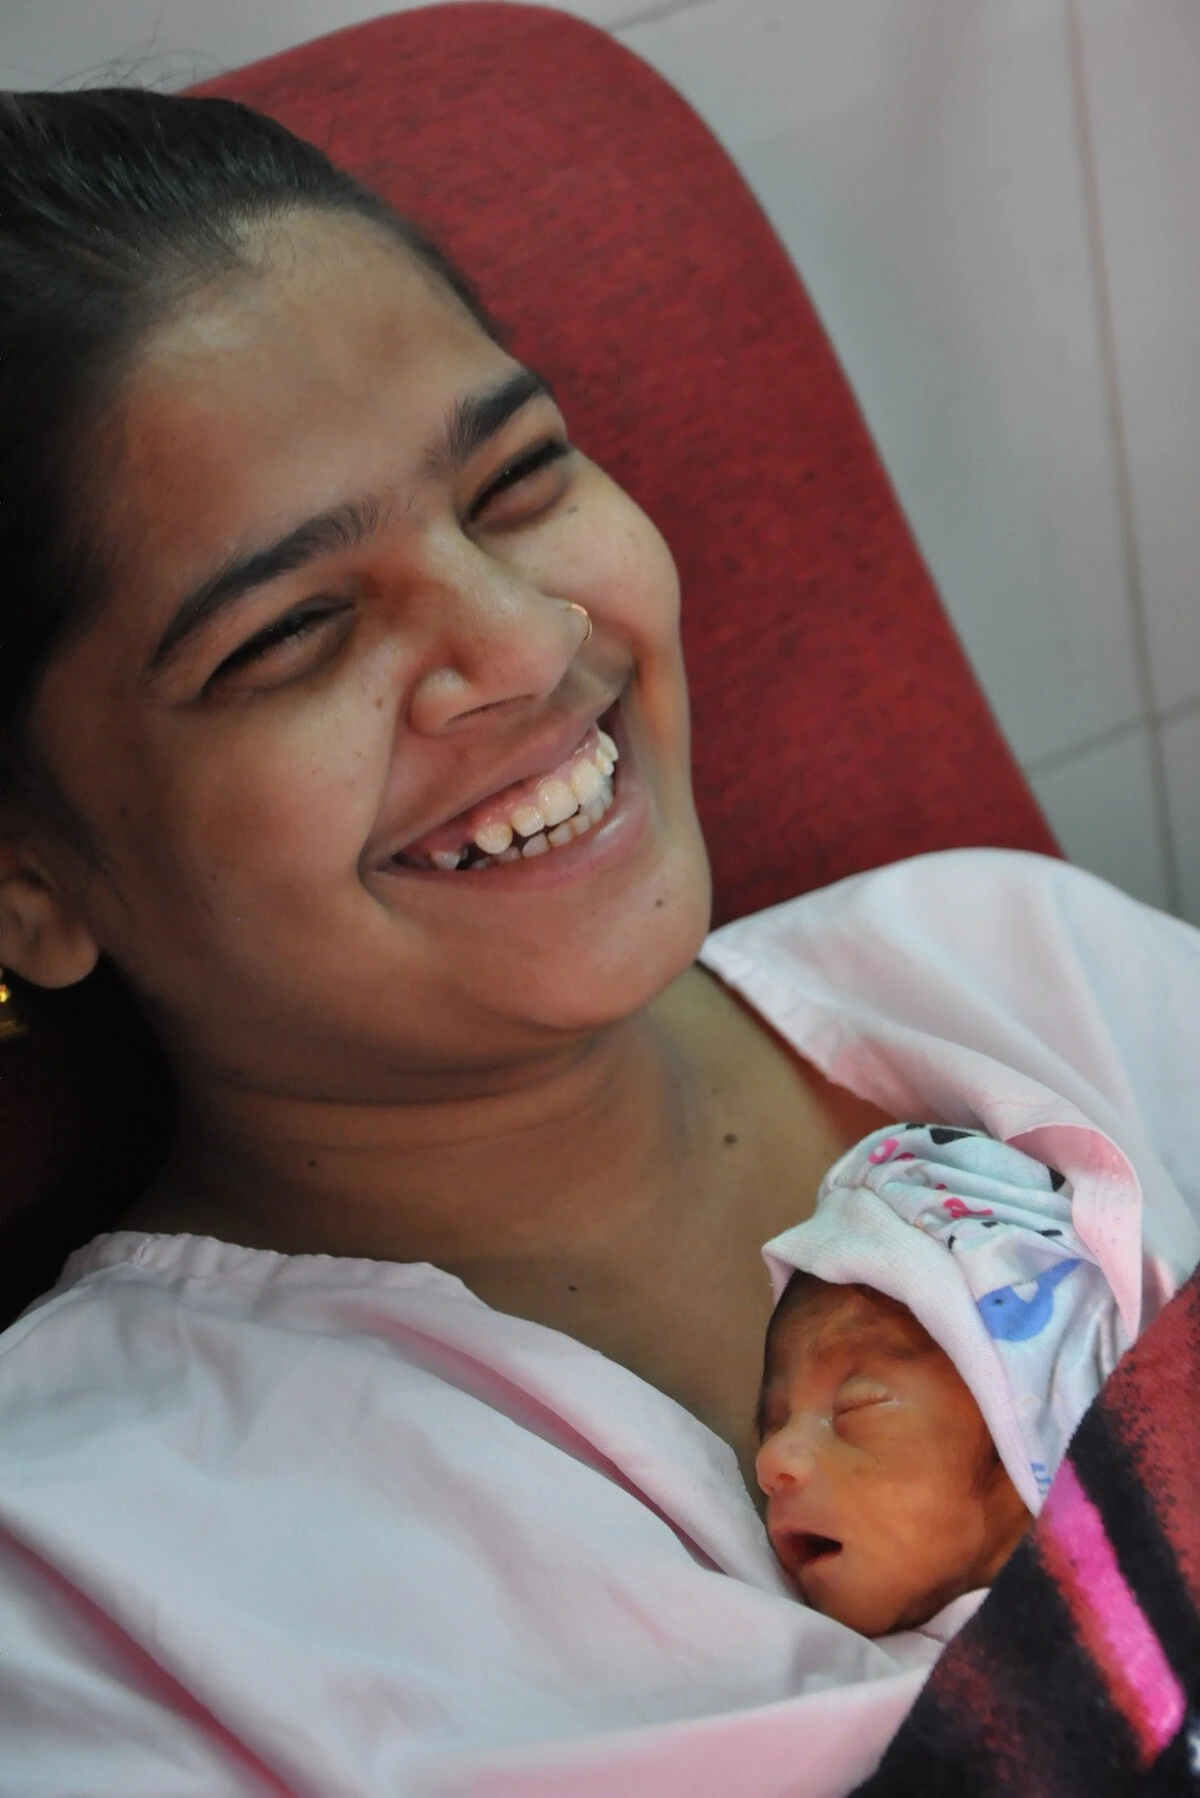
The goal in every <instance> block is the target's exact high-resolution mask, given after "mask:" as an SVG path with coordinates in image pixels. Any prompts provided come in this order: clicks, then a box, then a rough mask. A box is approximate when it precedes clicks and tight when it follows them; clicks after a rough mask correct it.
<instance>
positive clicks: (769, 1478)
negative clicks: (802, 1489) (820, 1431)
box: [754, 1424, 816, 1498]
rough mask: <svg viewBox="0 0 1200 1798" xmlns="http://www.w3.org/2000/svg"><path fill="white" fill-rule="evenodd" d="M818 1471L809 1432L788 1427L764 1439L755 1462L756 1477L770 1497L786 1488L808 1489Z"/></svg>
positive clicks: (791, 1426) (796, 1427)
mask: <svg viewBox="0 0 1200 1798" xmlns="http://www.w3.org/2000/svg"><path fill="white" fill-rule="evenodd" d="M815 1471H816V1460H815V1457H814V1455H813V1447H812V1443H811V1441H810V1440H809V1434H808V1432H807V1431H806V1430H804V1429H803V1428H802V1427H800V1426H798V1425H796V1424H786V1425H785V1426H784V1428H783V1429H781V1430H775V1431H773V1432H772V1434H771V1435H770V1436H768V1437H766V1439H765V1440H764V1442H763V1444H762V1446H761V1447H760V1449H759V1451H758V1454H757V1455H756V1457H755V1461H754V1475H755V1478H756V1479H757V1481H758V1484H759V1487H760V1488H761V1490H762V1491H763V1492H764V1493H765V1494H766V1496H767V1497H768V1498H770V1497H771V1496H772V1494H773V1493H775V1492H778V1491H779V1490H780V1489H781V1488H782V1487H784V1486H789V1485H790V1486H806V1485H807V1484H808V1482H809V1481H810V1480H811V1479H812V1477H813V1474H814V1472H815Z"/></svg>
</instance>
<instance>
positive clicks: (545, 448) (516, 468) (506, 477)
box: [467, 437, 571, 524]
mask: <svg viewBox="0 0 1200 1798" xmlns="http://www.w3.org/2000/svg"><path fill="white" fill-rule="evenodd" d="M570 454H571V445H570V444H569V443H568V442H567V441H566V439H565V438H563V437H552V438H548V439H547V440H546V442H545V443H539V444H538V445H537V446H536V447H535V448H533V449H531V450H528V451H526V453H525V454H524V455H521V456H517V457H515V458H514V459H513V461H511V462H510V463H509V464H508V465H507V467H505V468H502V469H501V470H500V473H499V474H498V475H496V476H495V478H494V479H493V480H491V481H489V482H488V485H487V486H486V487H485V488H484V490H483V492H482V493H481V494H480V495H479V497H478V499H477V500H475V501H474V503H473V504H472V506H471V508H470V511H469V512H468V514H467V518H468V522H469V523H471V524H474V523H475V521H476V520H477V519H479V518H481V517H482V516H483V514H484V513H485V512H487V511H490V510H492V509H493V508H494V505H495V502H496V501H497V500H499V499H500V498H501V497H502V496H503V495H504V494H506V493H509V492H511V491H513V490H515V489H520V488H521V487H523V485H524V484H525V483H526V482H532V481H533V480H534V479H535V477H536V476H538V475H541V474H544V473H546V472H547V471H554V473H555V475H556V481H555V485H556V486H557V485H558V478H557V477H558V475H559V473H560V471H559V470H558V469H557V468H556V464H558V463H561V462H564V461H565V460H566V459H567V457H568V456H569V455H570ZM521 497H522V498H524V495H523V494H522V495H521ZM547 497H550V496H549V495H547Z"/></svg>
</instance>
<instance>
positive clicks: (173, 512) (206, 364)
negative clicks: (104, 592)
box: [104, 218, 517, 596]
mask: <svg viewBox="0 0 1200 1798" xmlns="http://www.w3.org/2000/svg"><path fill="white" fill-rule="evenodd" d="M296 230H297V233H298V237H299V241H298V242H296V243H295V244H293V245H291V246H290V247H289V248H288V250H287V252H286V253H285V251H284V249H283V248H281V247H279V246H276V247H275V248H274V249H273V250H272V251H271V252H270V253H267V254H264V256H263V257H260V258H258V259H257V260H256V261H255V262H254V263H253V264H252V265H251V266H250V267H249V268H248V269H245V270H238V271H235V272H234V273H233V274H231V275H230V276H229V277H228V278H227V279H225V280H223V281H222V282H220V283H217V284H210V285H209V286H207V287H205V288H204V289H201V290H199V291H197V292H196V293H194V294H193V295H192V296H191V297H190V298H189V299H188V300H187V301H186V302H185V303H184V304H183V305H181V306H180V307H179V308H178V309H177V311H176V312H175V313H174V314H173V315H172V316H171V317H170V318H169V319H167V320H164V321H163V323H162V324H161V325H159V326H157V327H155V329H154V330H152V331H151V333H150V334H149V335H148V337H147V340H146V341H145V343H144V344H143V346H142V348H141V350H140V352H139V354H138V356H137V358H136V360H135V362H134V364H133V366H132V367H131V369H130V371H129V376H128V379H127V382H126V384H125V388H124V391H123V394H122V399H121V403H120V419H119V430H118V431H117V433H116V434H115V437H116V447H117V454H116V456H115V457H114V459H113V467H112V473H111V475H110V477H109V480H108V494H107V496H106V500H107V503H106V505H105V508H104V511H105V520H106V522H105V534H106V537H107V539H108V541H107V543H106V545H105V548H106V550H107V553H108V556H109V559H110V561H119V563H120V565H121V568H122V573H123V576H124V580H123V585H124V586H125V587H126V590H127V591H128V590H129V588H130V586H131V585H132V586H135V587H136V586H138V585H141V584H144V586H145V588H146V589H147V590H148V591H151V592H153V593H154V594H155V595H156V596H158V595H160V594H162V593H163V591H164V589H173V590H175V591H184V590H187V589H189V588H190V587H191V586H193V585H194V584H195V583H196V582H197V581H199V580H202V579H203V578H204V577H205V575H206V574H207V573H208V572H209V571H210V570H211V568H212V567H213V566H220V565H222V564H223V563H224V562H225V561H226V560H227V559H228V558H229V557H231V556H234V555H236V554H238V553H240V551H241V550H242V547H243V546H244V545H245V544H247V543H257V542H260V541H269V540H272V539H274V538H275V537H277V536H279V535H280V534H282V533H283V532H284V531H286V530H287V529H288V528H289V527H290V526H291V525H292V524H293V523H294V522H295V521H296V520H297V519H301V518H306V517H310V516H314V515H317V514H321V513H324V512H327V511H329V510H330V509H332V508H334V507H336V506H338V505H342V504H345V503H346V502H347V501H349V500H351V499H354V498H357V497H359V496H361V495H363V494H379V493H383V492H386V491H395V492H397V493H399V494H404V495H405V496H407V495H408V494H409V493H410V492H411V489H412V487H413V485H414V483H415V482H416V481H417V480H418V479H419V478H420V475H421V473H422V464H423V460H424V458H425V455H426V451H427V446H428V443H429V440H430V435H431V432H433V431H434V430H435V429H436V427H437V426H438V424H439V423H440V422H441V420H442V419H443V418H444V417H445V415H446V414H447V411H448V410H450V409H452V408H453V407H454V406H455V405H456V404H460V403H461V402H462V400H463V398H464V396H465V395H467V394H469V393H470V392H472V391H476V390H478V389H479V387H480V386H481V385H487V384H488V383H489V381H490V382H491V383H493V384H494V383H495V382H496V381H497V380H501V379H503V378H504V376H505V375H506V374H508V373H511V371H512V370H514V369H515V368H516V367H517V365H516V364H515V363H514V362H513V361H512V359H511V358H510V357H509V356H508V355H507V353H506V352H505V351H504V350H502V349H501V348H500V347H499V346H498V345H496V344H495V343H494V342H492V340H491V339H490V338H488V337H487V336H486V335H485V334H484V332H483V331H481V330H480V328H479V327H478V325H477V324H476V323H475V321H474V320H473V319H472V318H471V317H470V315H469V314H468V313H467V311H466V309H465V308H464V307H463V306H461V305H460V303H459V302H458V301H457V300H456V299H455V297H454V296H453V295H452V294H450V293H449V291H448V290H445V289H443V288H441V286H440V284H439V283H438V282H437V281H436V278H435V277H434V276H432V275H431V274H430V273H429V272H428V271H426V270H425V269H424V268H423V267H422V266H421V265H420V264H419V263H418V262H417V260H416V258H415V257H413V256H412V255H410V254H409V253H408V252H406V251H405V250H404V249H403V248H402V247H401V246H399V245H393V244H392V243H390V242H389V241H388V240H387V239H386V238H384V237H383V234H382V233H381V232H379V231H377V230H375V229H374V228H373V227H371V226H369V225H362V224H360V223H358V222H357V221H354V220H341V219H336V218H334V219H332V220H318V221H316V222H315V223H312V224H305V225H298V226H297V227H296ZM327 240H328V241H327ZM326 250H328V254H326ZM139 574H141V575H142V577H143V581H141V582H139V579H138V576H139Z"/></svg>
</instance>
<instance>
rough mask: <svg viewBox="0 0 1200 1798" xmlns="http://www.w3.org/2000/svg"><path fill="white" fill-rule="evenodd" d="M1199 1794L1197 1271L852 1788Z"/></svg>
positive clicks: (1119, 1373)
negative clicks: (882, 1750)
mask: <svg viewBox="0 0 1200 1798" xmlns="http://www.w3.org/2000/svg"><path fill="white" fill-rule="evenodd" d="M1001 1793H1003V1794H1005V1795H1006V1798H1009V1795H1012V1794H1015V1795H1016V1798H1110V1795H1111V1798H1134V1795H1136V1798H1141V1795H1142V1794H1145V1795H1146V1798H1150V1795H1152V1794H1160V1793H1172V1794H1173V1793H1187V1794H1190V1795H1191V1798H1200V1270H1197V1272H1196V1273H1195V1274H1193V1275H1192V1278H1191V1279H1190V1280H1189V1281H1188V1283H1187V1285H1186V1286H1185V1287H1184V1288H1183V1290H1182V1291H1181V1292H1179V1293H1178V1294H1177V1295H1176V1297H1175V1298H1174V1300H1173V1301H1172V1302H1171V1304H1170V1305H1168V1306H1167V1308H1166V1310H1165V1311H1164V1312H1163V1313H1162V1315H1161V1316H1160V1317H1158V1318H1157V1319H1156V1320H1155V1322H1154V1323H1153V1324H1152V1325H1151V1327H1150V1328H1149V1329H1148V1330H1147V1331H1146V1332H1145V1334H1144V1335H1143V1336H1142V1337H1141V1339H1140V1340H1139V1341H1138V1342H1137V1343H1136V1345H1135V1346H1134V1347H1133V1348H1132V1349H1131V1350H1130V1352H1129V1353H1128V1354H1127V1355H1126V1356H1125V1358H1124V1359H1123V1360H1122V1361H1121V1362H1120V1364H1119V1365H1118V1367H1117V1368H1116V1371H1115V1372H1114V1373H1113V1375H1112V1377H1111V1378H1110V1379H1109V1380H1108V1382H1107V1384H1106V1385H1105V1387H1104V1390H1103V1391H1102V1393H1101V1394H1100V1397H1099V1398H1098V1399H1097V1400H1096V1402H1095V1404H1094V1405H1093V1406H1092V1408H1091V1410H1090V1411H1089V1412H1088V1414H1087V1416H1086V1417H1085V1418H1084V1420H1083V1423H1082V1424H1081V1425H1080V1427H1079V1430H1078V1433H1077V1434H1076V1436H1075V1439H1074V1441H1073V1442H1072V1444H1071V1449H1070V1454H1069V1456H1068V1459H1067V1460H1066V1461H1065V1462H1064V1464H1063V1466H1062V1467H1061V1468H1060V1470H1059V1473H1058V1476H1057V1478H1056V1479H1055V1482H1054V1485H1053V1486H1052V1488H1051V1490H1050V1493H1049V1495H1048V1497H1047V1499H1046V1504H1045V1508H1044V1510H1043V1512H1042V1514H1041V1516H1040V1517H1039V1518H1038V1521H1037V1523H1036V1525H1035V1526H1034V1528H1033V1529H1032V1530H1031V1531H1030V1533H1029V1535H1028V1536H1027V1537H1026V1538H1025V1540H1024V1542H1023V1543H1022V1544H1021V1546H1020V1548H1019V1549H1018V1550H1017V1552H1016V1554H1015V1555H1014V1556H1013V1558H1012V1560H1011V1561H1010V1562H1009V1563H1008V1565H1007V1567H1005V1569H1004V1571H1003V1573H1002V1574H1001V1575H1000V1577H999V1579H998V1580H997V1581H996V1583H995V1585H994V1586H993V1588H992V1591H991V1593H990V1595H989V1597H988V1599H987V1601H986V1603H984V1604H983V1605H982V1606H981V1607H980V1609H979V1611H978V1612H977V1613H976V1614H975V1616H974V1617H973V1618H972V1619H971V1621H970V1622H969V1623H968V1624H967V1625H966V1627H965V1628H964V1629H963V1630H962V1632H961V1634H960V1635H959V1636H958V1637H957V1638H956V1639H955V1641H954V1642H952V1643H951V1645H950V1646H949V1647H948V1648H947V1650H946V1652H945V1654H944V1655H943V1656H942V1658H941V1660H940V1661H939V1663H938V1665H937V1667H936V1668H935V1669H934V1672H933V1674H932V1675H931V1677H930V1679H929V1682H928V1684H927V1685H926V1686H925V1687H924V1689H923V1691H922V1693H921V1696H920V1697H919V1698H918V1700H917V1702H916V1704H915V1705H914V1707H913V1709H912V1711H911V1712H910V1714H909V1716H908V1717H907V1719H906V1720H905V1722H904V1724H903V1725H902V1727H901V1729H900V1731H899V1733H898V1734H897V1736H896V1737H895V1739H894V1740H893V1742H892V1744H891V1746H890V1747H889V1749H888V1751H887V1753H886V1755H885V1756H884V1758H883V1761H882V1763H881V1765H880V1767H879V1769H878V1771H877V1772H876V1773H875V1774H874V1776H873V1777H872V1778H871V1779H869V1780H867V1782H866V1784H865V1785H861V1786H859V1787H858V1788H857V1798H901V1795H902V1794H903V1795H904V1798H942V1795H943V1794H944V1795H945V1798H992V1795H993V1794H996V1795H999V1794H1001Z"/></svg>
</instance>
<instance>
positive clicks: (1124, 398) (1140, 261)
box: [1077, 0, 1200, 778]
mask: <svg viewBox="0 0 1200 1798" xmlns="http://www.w3.org/2000/svg"><path fill="white" fill-rule="evenodd" d="M1077 4H1078V7H1079V21H1080V38H1081V43H1082V50H1083V67H1084V74H1085V80H1086V92H1087V104H1088V110H1089V113H1090V117H1091V136H1092V141H1093V143H1094V146H1095V158H1096V176H1097V183H1098V189H1099V194H1100V201H1101V206H1100V212H1101V219H1102V225H1103V238H1104V245H1103V247H1104V259H1105V263H1106V267H1107V276H1108V288H1109V293H1110V296H1111V304H1112V313H1113V325H1114V338H1115V346H1116V366H1117V379H1118V387H1119V392H1120V403H1121V412H1122V416H1123V422H1124V433H1125V441H1126V444H1127V449H1128V459H1129V478H1130V486H1131V491H1132V495H1133V501H1134V509H1135V515H1136V519H1137V532H1138V556H1139V562H1140V568H1141V590H1142V595H1143V597H1144V602H1145V613H1146V627H1147V634H1148V639H1149V649H1150V665H1151V670H1152V675H1153V685H1154V697H1155V700H1156V702H1157V704H1158V705H1159V706H1160V707H1168V706H1177V705H1179V704H1180V703H1182V702H1186V701H1188V700H1191V699H1195V698H1197V697H1200V505H1198V504H1197V483H1198V481H1200V459H1198V452H1200V304H1198V303H1197V302H1198V298H1200V205H1197V172H1198V170H1200V104H1198V86H1197V83H1198V79H1200V7H1198V6H1196V4H1195V0H1145V3H1138V0H1134V3H1133V4H1131V3H1130V0H1077ZM1197 777H1198V778H1200V767H1198V768H1197Z"/></svg>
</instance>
